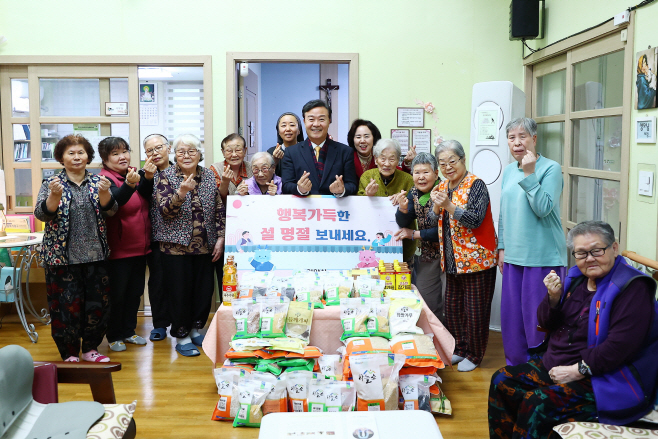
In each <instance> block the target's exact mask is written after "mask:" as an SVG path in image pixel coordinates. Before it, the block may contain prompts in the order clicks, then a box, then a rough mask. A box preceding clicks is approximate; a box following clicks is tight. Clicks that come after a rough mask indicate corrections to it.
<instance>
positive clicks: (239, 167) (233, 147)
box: [210, 133, 253, 201]
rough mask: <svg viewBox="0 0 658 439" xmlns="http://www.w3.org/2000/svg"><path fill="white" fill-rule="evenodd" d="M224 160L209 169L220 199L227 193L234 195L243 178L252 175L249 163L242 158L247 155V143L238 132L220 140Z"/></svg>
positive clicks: (224, 199) (223, 198) (224, 198)
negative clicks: (215, 179)
mask: <svg viewBox="0 0 658 439" xmlns="http://www.w3.org/2000/svg"><path fill="white" fill-rule="evenodd" d="M222 154H223V155H224V162H223V163H220V162H217V163H213V164H212V165H211V166H210V169H211V170H212V171H213V172H214V173H215V177H216V178H217V187H218V188H219V194H220V195H221V196H222V200H223V201H226V197H227V196H228V195H235V193H236V191H237V190H238V186H240V183H242V181H243V180H246V179H248V178H251V177H252V176H253V174H252V172H251V165H250V164H249V162H248V161H246V160H245V159H244V158H245V156H246V155H247V143H246V142H245V141H244V137H242V136H241V135H239V134H235V133H233V134H229V135H228V136H226V137H225V138H224V140H222Z"/></svg>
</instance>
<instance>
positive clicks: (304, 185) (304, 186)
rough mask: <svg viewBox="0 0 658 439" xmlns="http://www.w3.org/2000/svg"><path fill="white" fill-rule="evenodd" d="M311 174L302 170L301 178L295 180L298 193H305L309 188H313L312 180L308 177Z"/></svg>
mask: <svg viewBox="0 0 658 439" xmlns="http://www.w3.org/2000/svg"><path fill="white" fill-rule="evenodd" d="M309 175H311V173H310V172H307V171H304V173H303V174H302V178H300V179H299V181H298V182H297V190H298V191H299V193H300V194H305V193H307V192H310V191H311V189H312V188H313V182H312V181H311V179H310V178H308V177H309Z"/></svg>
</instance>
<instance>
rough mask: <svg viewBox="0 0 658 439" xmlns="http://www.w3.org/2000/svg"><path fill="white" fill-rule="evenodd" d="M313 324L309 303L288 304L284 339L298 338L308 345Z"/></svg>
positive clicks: (311, 306)
mask: <svg viewBox="0 0 658 439" xmlns="http://www.w3.org/2000/svg"><path fill="white" fill-rule="evenodd" d="M312 323H313V304H312V303H311V302H290V306H289V307H288V315H287V317H286V337H292V338H298V339H300V340H302V341H304V342H305V343H306V344H308V341H309V338H310V337H311V324H312Z"/></svg>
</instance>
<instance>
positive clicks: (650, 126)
mask: <svg viewBox="0 0 658 439" xmlns="http://www.w3.org/2000/svg"><path fill="white" fill-rule="evenodd" d="M635 141H636V142H637V143H656V116H648V117H638V118H637V119H635Z"/></svg>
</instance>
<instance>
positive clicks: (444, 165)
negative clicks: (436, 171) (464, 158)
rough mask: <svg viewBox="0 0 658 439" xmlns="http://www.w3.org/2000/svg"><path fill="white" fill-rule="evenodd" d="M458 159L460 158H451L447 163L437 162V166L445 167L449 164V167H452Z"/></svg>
mask: <svg viewBox="0 0 658 439" xmlns="http://www.w3.org/2000/svg"><path fill="white" fill-rule="evenodd" d="M460 161H461V159H452V160H450V161H449V162H448V163H439V168H441V169H445V168H446V167H447V166H448V165H450V167H451V168H454V167H455V165H456V164H457V163H459V162H460Z"/></svg>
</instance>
